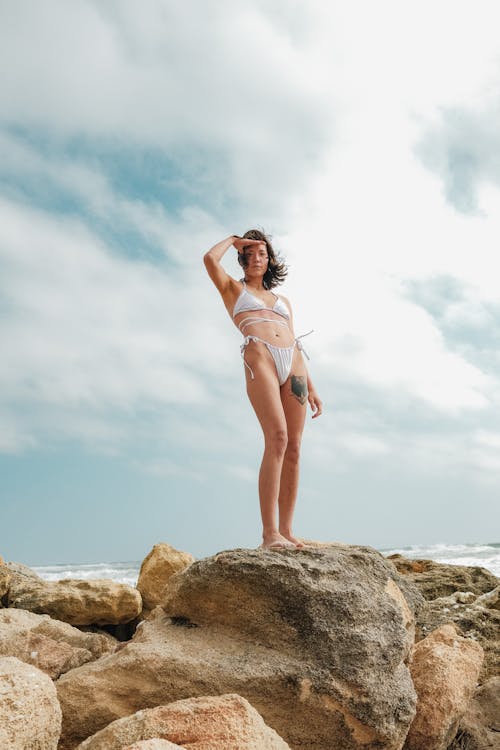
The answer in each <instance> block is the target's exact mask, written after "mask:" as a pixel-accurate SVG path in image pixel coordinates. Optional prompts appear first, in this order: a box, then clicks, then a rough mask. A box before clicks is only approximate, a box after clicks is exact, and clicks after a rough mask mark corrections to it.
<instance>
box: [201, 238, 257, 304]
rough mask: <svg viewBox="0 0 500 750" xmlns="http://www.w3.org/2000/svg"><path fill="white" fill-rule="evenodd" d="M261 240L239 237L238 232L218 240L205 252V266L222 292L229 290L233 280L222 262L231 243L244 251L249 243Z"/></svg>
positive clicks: (255, 243) (240, 250)
mask: <svg viewBox="0 0 500 750" xmlns="http://www.w3.org/2000/svg"><path fill="white" fill-rule="evenodd" d="M259 242H260V241H259V240H246V239H243V237H238V235H236V234H231V235H229V237H226V239H225V240H221V241H220V242H217V244H216V245H214V246H213V247H211V248H210V250H208V251H207V252H206V253H205V255H204V256H203V262H204V263H205V268H206V269H207V273H208V275H209V276H210V278H211V279H212V281H213V282H214V284H215V286H216V287H217V289H218V290H219V292H220V293H221V294H225V293H226V292H227V290H228V289H229V285H230V284H231V281H232V280H233V279H232V277H231V276H230V275H229V274H228V273H227V272H226V270H225V269H224V267H223V266H222V264H221V259H222V257H223V256H224V255H225V254H226V252H227V251H228V250H229V248H230V247H231V245H234V246H235V248H236V249H237V250H238V252H239V253H240V252H243V247H246V246H247V245H258V244H259Z"/></svg>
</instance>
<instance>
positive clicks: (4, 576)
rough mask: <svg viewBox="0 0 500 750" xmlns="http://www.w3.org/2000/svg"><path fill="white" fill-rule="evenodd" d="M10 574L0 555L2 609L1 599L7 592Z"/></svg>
mask: <svg viewBox="0 0 500 750" xmlns="http://www.w3.org/2000/svg"><path fill="white" fill-rule="evenodd" d="M11 577H12V576H11V573H10V570H9V569H8V567H7V566H6V565H5V564H4V561H3V557H2V556H1V555H0V607H2V606H3V605H2V602H1V599H2V597H4V596H5V594H6V593H7V592H8V590H9V585H10V580H11Z"/></svg>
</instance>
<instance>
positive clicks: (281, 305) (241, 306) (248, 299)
mask: <svg viewBox="0 0 500 750" xmlns="http://www.w3.org/2000/svg"><path fill="white" fill-rule="evenodd" d="M242 281H243V289H242V291H241V294H240V296H239V297H238V299H237V300H236V304H235V306H234V310H233V318H235V317H236V316H237V315H238V313H240V312H246V311H247V310H270V312H275V313H278V315H282V316H283V317H284V318H287V320H288V319H289V318H290V313H289V312H288V308H287V306H286V303H285V302H283V300H282V299H281V298H280V297H278V295H277V294H274V292H273V294H274V296H275V297H276V302H275V303H274V307H266V305H265V304H264V303H263V302H262V300H261V299H259V298H258V297H255V295H253V294H251V292H249V291H248V289H247V285H246V284H245V281H244V279H242Z"/></svg>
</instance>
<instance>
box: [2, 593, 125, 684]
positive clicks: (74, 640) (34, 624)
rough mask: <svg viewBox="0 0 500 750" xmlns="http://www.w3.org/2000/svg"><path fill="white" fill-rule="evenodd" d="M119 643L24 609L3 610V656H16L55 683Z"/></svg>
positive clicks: (108, 637) (110, 651)
mask: <svg viewBox="0 0 500 750" xmlns="http://www.w3.org/2000/svg"><path fill="white" fill-rule="evenodd" d="M116 645H117V641H115V640H114V639H113V638H111V637H110V636H104V635H96V634H94V633H82V632H81V631H80V630H78V628H74V627H73V626H72V625H68V624H67V623H65V622H60V621H59V620H54V619H52V618H51V617H49V615H36V614H34V613H32V612H28V611H26V610H23V609H15V608H9V609H3V610H0V656H15V657H17V658H18V659H20V660H21V661H23V662H25V663H27V664H32V665H33V666H35V667H38V669H41V670H42V672H45V673H46V674H48V675H49V677H51V678H52V679H56V678H57V677H59V676H60V675H61V674H63V673H64V672H67V671H68V670H70V669H74V668H75V667H79V666H80V665H81V664H85V663H86V662H88V661H93V660H94V659H98V658H99V657H100V656H102V655H103V654H107V653H112V652H113V651H114V650H115V647H116Z"/></svg>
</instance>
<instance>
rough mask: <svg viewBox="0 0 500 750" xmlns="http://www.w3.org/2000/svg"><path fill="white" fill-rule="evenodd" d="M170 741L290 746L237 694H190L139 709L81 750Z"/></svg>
mask: <svg viewBox="0 0 500 750" xmlns="http://www.w3.org/2000/svg"><path fill="white" fill-rule="evenodd" d="M150 738H160V739H166V740H171V741H172V742H174V743H175V745H174V746H175V747H177V746H178V745H181V746H182V747H183V748H186V750H189V748H193V749H194V748H195V749H196V750H235V748H238V750H289V747H288V745H287V744H286V742H284V741H283V740H282V739H281V737H279V736H278V735H277V734H276V732H275V731H274V730H273V729H270V728H269V727H268V726H266V724H265V723H264V721H263V719H262V716H260V715H259V714H258V712H257V711H256V710H255V709H254V708H253V707H252V706H251V705H250V703H248V701H246V700H245V699H244V698H242V697H241V696H239V695H234V694H233V695H221V696H210V697H203V698H188V699H186V700H181V701H177V702H175V703H171V704H170V705H168V706H158V707H157V708H148V709H145V710H143V711H138V712H137V713H135V714H132V716H126V717H125V718H123V719H118V720H117V721H114V722H113V723H112V724H109V725H108V726H107V727H106V728H105V729H102V730H101V731H100V732H98V733H97V734H95V735H94V736H93V737H89V738H88V739H87V740H85V742H82V744H81V745H79V746H78V750H122V748H123V747H124V746H126V745H127V744H130V743H131V742H134V741H136V740H147V739H150Z"/></svg>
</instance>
